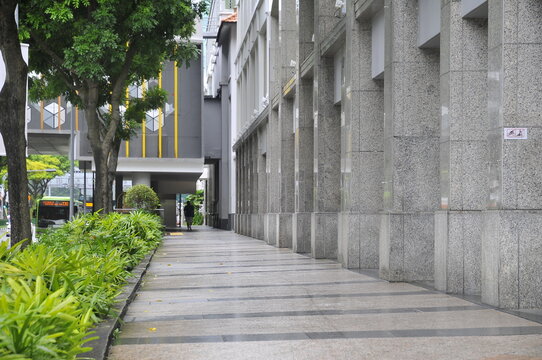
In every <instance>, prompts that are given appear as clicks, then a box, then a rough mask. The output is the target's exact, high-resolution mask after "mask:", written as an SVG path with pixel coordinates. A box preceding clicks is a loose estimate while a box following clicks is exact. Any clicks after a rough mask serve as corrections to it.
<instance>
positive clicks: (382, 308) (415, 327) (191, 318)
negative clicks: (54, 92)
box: [109, 229, 542, 360]
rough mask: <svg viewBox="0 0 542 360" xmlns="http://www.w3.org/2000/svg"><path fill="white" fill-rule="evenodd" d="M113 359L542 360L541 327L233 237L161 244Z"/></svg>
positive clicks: (194, 235) (217, 234) (200, 234)
mask: <svg viewBox="0 0 542 360" xmlns="http://www.w3.org/2000/svg"><path fill="white" fill-rule="evenodd" d="M109 358H110V359H116V360H127V359H134V360H135V359H183V360H192V359H202V360H203V359H205V360H209V359H221V360H227V359H281V360H283V359H495V360H505V359H516V360H518V359H522V360H527V359H529V360H532V359H542V324H539V323H536V322H532V321H528V320H525V319H522V318H519V317H515V316H513V315H510V314H506V313H503V312H500V311H497V310H494V309H491V308H487V307H483V306H479V305H476V304H473V303H471V302H468V301H465V300H462V299H458V298H456V297H451V296H447V295H444V294H441V293H438V292H433V291H431V290H427V289H424V288H420V287H417V286H414V285H411V284H404V283H387V282H385V281H381V280H378V279H375V278H372V277H370V276H367V275H362V274H358V273H355V272H352V271H349V270H345V269H342V268H341V266H340V265H338V264H337V263H335V262H333V261H329V260H314V259H311V258H309V257H306V256H303V255H299V254H295V253H292V251H291V250H289V249H277V248H274V247H272V246H268V245H266V244H265V243H264V242H262V241H259V240H254V239H251V238H248V237H244V236H239V235H236V234H234V233H232V232H226V231H218V230H211V229H199V230H197V231H195V232H191V233H188V232H187V233H184V235H180V236H168V237H166V239H165V241H164V244H163V245H162V247H161V248H160V249H159V250H158V252H157V253H156V255H155V257H154V259H153V261H152V264H151V266H150V268H149V271H148V273H147V275H146V277H145V280H144V284H143V286H142V288H141V289H140V290H139V293H138V296H137V298H136V300H135V301H134V302H133V303H132V304H131V305H130V308H129V310H128V313H127V315H126V317H125V325H124V326H123V328H122V332H121V333H120V336H119V338H118V339H117V342H116V345H115V346H113V348H112V349H111V354H110V357H109Z"/></svg>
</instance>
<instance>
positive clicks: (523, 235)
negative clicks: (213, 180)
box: [229, 0, 542, 308]
mask: <svg viewBox="0 0 542 360" xmlns="http://www.w3.org/2000/svg"><path fill="white" fill-rule="evenodd" d="M237 11H238V22H237V26H236V34H235V37H236V49H235V51H230V52H229V59H230V61H231V62H232V64H234V70H233V71H232V73H231V75H230V76H231V80H230V83H231V84H232V86H235V87H236V91H237V94H238V96H237V106H236V111H232V112H230V116H231V123H232V128H236V132H235V133H234V134H235V135H234V141H233V149H234V151H235V163H236V174H235V175H236V178H235V179H236V180H235V181H236V188H237V192H236V216H235V223H234V228H235V231H236V232H238V233H240V234H244V235H247V236H252V237H255V238H259V239H262V240H265V241H266V242H267V243H269V244H272V245H275V246H278V247H291V248H292V249H293V250H294V251H296V252H299V253H308V254H310V255H311V256H313V257H314V258H328V259H336V260H337V261H339V262H340V263H342V264H343V266H345V267H347V268H354V269H377V270H378V271H379V274H380V277H381V278H382V279H385V280H389V281H424V282H433V283H434V286H435V288H437V289H438V290H442V291H446V292H449V293H455V294H465V295H478V296H481V300H482V301H483V302H485V303H487V304H491V305H494V306H498V307H504V308H541V307H542V286H540V285H541V281H542V280H541V279H542V236H540V235H541V227H540V224H542V162H541V161H540V160H539V154H540V152H541V150H542V134H541V133H540V128H541V126H542V115H541V114H542V112H541V109H540V107H541V105H540V101H539V98H540V97H541V96H542V88H540V86H539V84H540V79H541V78H542V71H541V69H542V56H540V54H541V52H542V30H541V29H542V2H540V1H534V0H517V1H506V0H491V1H487V0H486V1H484V0H462V1H459V0H442V1H435V0H385V1H384V0H346V1H335V0H240V1H239V2H238V9H237Z"/></svg>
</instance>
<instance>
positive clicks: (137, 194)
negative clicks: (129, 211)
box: [124, 185, 160, 211]
mask: <svg viewBox="0 0 542 360" xmlns="http://www.w3.org/2000/svg"><path fill="white" fill-rule="evenodd" d="M124 202H125V204H126V206H127V207H128V208H133V209H140V210H146V211H152V210H156V209H157V208H158V207H159V206H160V200H159V199H158V195H156V193H155V192H154V190H153V189H151V188H150V187H148V186H147V185H136V186H132V187H131V188H130V189H128V191H127V192H126V195H125V197H124Z"/></svg>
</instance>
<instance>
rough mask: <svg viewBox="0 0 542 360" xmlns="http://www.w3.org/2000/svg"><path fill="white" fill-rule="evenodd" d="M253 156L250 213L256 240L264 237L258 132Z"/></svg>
mask: <svg viewBox="0 0 542 360" xmlns="http://www.w3.org/2000/svg"><path fill="white" fill-rule="evenodd" d="M251 154H252V174H251V177H252V194H251V204H250V210H251V211H250V212H251V219H250V226H251V231H250V236H252V237H253V238H256V239H261V238H262V236H261V235H260V229H261V226H260V219H259V215H258V213H259V211H258V210H259V209H258V203H259V199H258V189H259V187H260V183H259V174H258V163H259V157H260V154H259V136H258V130H256V131H255V132H254V134H253V135H252V144H251Z"/></svg>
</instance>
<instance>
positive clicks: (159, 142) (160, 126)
mask: <svg viewBox="0 0 542 360" xmlns="http://www.w3.org/2000/svg"><path fill="white" fill-rule="evenodd" d="M158 87H159V88H160V89H161V88H162V72H161V71H160V74H158ZM162 121H163V112H162V108H160V109H158V157H159V158H161V157H162Z"/></svg>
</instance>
